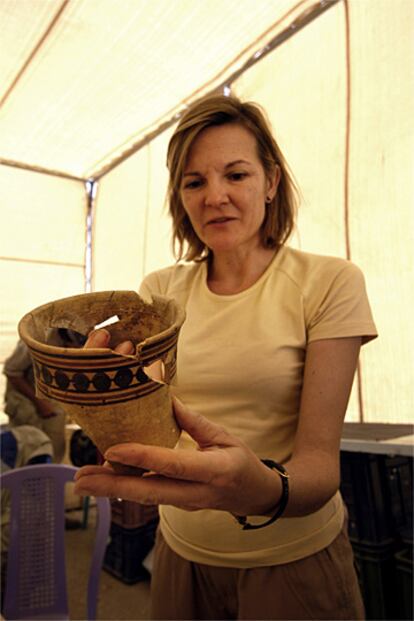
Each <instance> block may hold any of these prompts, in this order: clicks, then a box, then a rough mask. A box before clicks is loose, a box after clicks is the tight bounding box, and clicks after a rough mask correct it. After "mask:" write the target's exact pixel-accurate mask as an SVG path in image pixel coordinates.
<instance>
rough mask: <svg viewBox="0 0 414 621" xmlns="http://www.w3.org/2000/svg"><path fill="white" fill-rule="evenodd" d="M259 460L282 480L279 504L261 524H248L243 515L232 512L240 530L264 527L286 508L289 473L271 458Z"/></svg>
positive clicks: (278, 516) (274, 520) (271, 522)
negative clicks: (272, 513) (240, 527)
mask: <svg viewBox="0 0 414 621" xmlns="http://www.w3.org/2000/svg"><path fill="white" fill-rule="evenodd" d="M261 461H262V463H264V464H265V466H267V467H268V468H272V469H273V470H276V471H277V473H278V475H279V476H280V478H281V480H282V496H281V498H280V501H279V504H278V505H277V509H276V512H275V513H274V515H272V517H271V518H270V519H268V520H267V521H266V522H263V524H249V522H248V521H247V517H246V516H245V515H234V513H232V515H233V516H234V517H235V518H236V520H237V522H238V523H239V524H240V525H241V526H242V527H243V528H242V530H256V529H257V528H264V527H265V526H269V524H273V522H276V520H277V519H278V518H280V516H281V515H282V513H283V512H284V510H285V509H286V505H287V503H288V500H289V483H288V480H289V475H288V473H287V472H286V469H285V468H284V467H283V466H282V465H281V464H278V463H277V462H276V461H273V459H262V460H261Z"/></svg>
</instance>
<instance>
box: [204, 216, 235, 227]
mask: <svg viewBox="0 0 414 621" xmlns="http://www.w3.org/2000/svg"><path fill="white" fill-rule="evenodd" d="M235 219H236V218H231V217H225V216H222V217H220V218H212V219H211V220H209V221H208V222H207V223H206V225H207V226H209V225H211V224H226V223H227V222H232V221H233V220H235Z"/></svg>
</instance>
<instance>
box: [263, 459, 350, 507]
mask: <svg viewBox="0 0 414 621" xmlns="http://www.w3.org/2000/svg"><path fill="white" fill-rule="evenodd" d="M284 466H285V468H286V470H287V472H288V474H289V502H288V505H287V507H286V510H285V512H284V514H283V515H284V517H300V516H303V515H308V514H309V513H313V512H315V511H317V510H318V509H320V508H321V507H323V506H324V505H325V504H326V503H327V502H328V500H329V499H330V498H332V496H333V495H334V494H335V493H336V491H337V490H338V488H339V459H334V458H332V456H331V455H326V456H324V455H322V454H314V455H312V454H309V455H306V456H302V457H296V458H295V457H293V458H292V459H291V460H289V461H288V462H286V463H285V464H284ZM273 472H274V471H273ZM274 474H275V476H278V475H277V473H276V472H274Z"/></svg>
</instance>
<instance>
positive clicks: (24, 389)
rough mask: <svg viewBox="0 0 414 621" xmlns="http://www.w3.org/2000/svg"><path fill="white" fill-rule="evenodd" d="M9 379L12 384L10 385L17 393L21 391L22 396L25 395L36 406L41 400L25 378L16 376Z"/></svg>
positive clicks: (10, 376)
mask: <svg viewBox="0 0 414 621" xmlns="http://www.w3.org/2000/svg"><path fill="white" fill-rule="evenodd" d="M7 379H8V381H9V382H10V384H11V385H12V386H13V388H15V389H16V390H17V391H19V392H20V393H21V394H22V395H24V396H25V397H27V398H28V399H30V401H32V402H33V403H34V404H35V405H36V402H37V401H39V400H38V398H37V397H36V393H35V390H34V388H33V387H32V386H31V384H29V382H27V381H26V380H25V379H24V377H16V376H12V375H8V376H7Z"/></svg>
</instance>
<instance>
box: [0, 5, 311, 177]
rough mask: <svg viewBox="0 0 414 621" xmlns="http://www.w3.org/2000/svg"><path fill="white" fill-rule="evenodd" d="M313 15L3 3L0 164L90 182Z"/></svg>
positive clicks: (228, 8)
mask: <svg viewBox="0 0 414 621" xmlns="http://www.w3.org/2000/svg"><path fill="white" fill-rule="evenodd" d="M312 4H313V2H310V1H309V0H302V1H300V2H293V1H292V0H265V1H261V2H257V1H256V0H226V2H225V3H223V0H208V1H207V2H201V1H200V2H198V1H194V0H174V1H173V2H171V0H151V1H150V2H149V1H147V0H122V2H118V1H117V0H71V1H70V2H68V0H62V1H58V0H46V1H45V0H40V1H39V0H23V1H22V2H16V1H15V0H2V2H1V3H0V22H1V24H2V26H1V28H2V36H1V46H0V58H1V59H2V60H1V61H0V63H1V64H0V71H1V74H2V76H3V77H2V80H1V87H0V88H1V90H2V93H1V100H2V101H3V105H2V113H1V116H0V136H1V141H0V155H1V157H2V158H4V159H6V160H10V161H18V162H23V163H25V164H28V165H30V166H40V167H43V168H47V169H53V170H58V171H62V172H66V173H68V174H72V175H75V176H78V177H83V178H85V177H90V176H93V175H94V174H96V172H97V171H98V170H100V169H101V168H102V167H104V166H105V165H106V164H108V163H109V162H111V161H112V160H113V159H114V158H117V157H118V156H119V155H122V154H123V153H124V151H127V150H128V148H129V147H131V146H132V145H133V144H134V143H135V142H137V141H139V140H140V139H142V138H143V137H144V136H145V135H146V134H148V132H150V131H151V130H154V128H156V127H158V126H159V125H160V124H161V123H162V122H164V121H166V120H169V119H170V118H171V117H172V116H174V114H176V113H177V112H179V111H180V110H181V109H182V108H183V106H184V105H185V104H186V103H187V102H188V101H191V100H192V99H194V98H196V97H198V96H200V94H202V93H203V92H207V91H209V90H210V89H211V88H213V87H214V86H216V85H218V84H220V82H221V81H222V80H223V79H224V77H225V76H226V74H228V73H229V72H230V71H234V70H235V69H237V68H238V67H240V66H241V65H242V64H243V62H244V61H245V60H246V59H247V58H248V57H250V56H251V55H252V54H253V53H254V52H255V51H256V49H257V48H258V47H261V46H262V45H263V44H266V43H267V42H268V41H269V40H270V38H271V37H272V36H274V34H275V32H276V31H278V30H280V29H281V28H282V27H283V24H284V22H285V21H286V20H289V21H291V20H292V19H294V17H295V15H299V14H300V13H302V12H303V11H304V10H305V9H306V8H307V7H309V6H312ZM26 61H27V62H28V65H27V67H26V68H25V65H24V63H25V62H26ZM31 102H35V103H36V105H34V106H32V105H31ZM121 102H122V104H121Z"/></svg>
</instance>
